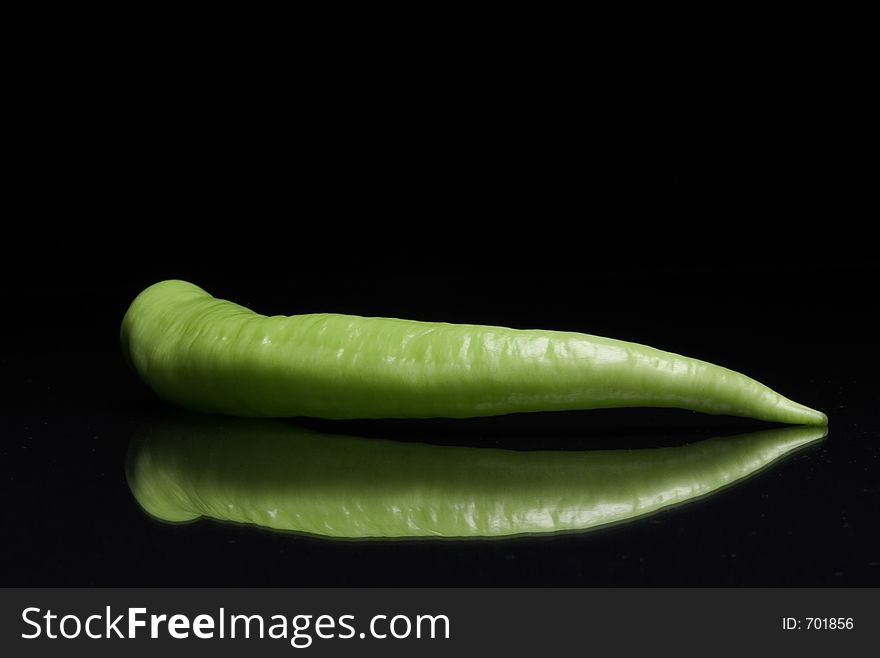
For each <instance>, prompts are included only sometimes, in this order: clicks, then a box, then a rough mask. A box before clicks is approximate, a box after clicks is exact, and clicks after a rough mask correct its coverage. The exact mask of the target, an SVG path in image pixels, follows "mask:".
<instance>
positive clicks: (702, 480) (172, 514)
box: [128, 417, 825, 537]
mask: <svg viewBox="0 0 880 658" xmlns="http://www.w3.org/2000/svg"><path fill="white" fill-rule="evenodd" d="M824 435H825V430H824V429H823V428H811V427H788V428H782V429H775V430H768V431H763V432H756V433H752V434H745V435H740V436H737V437H729V438H724V439H710V440H707V441H702V442H700V443H695V444H690V445H685V446H682V447H674V448H659V449H651V450H613V451H587V452H561V451H558V452H550V451H542V452H517V451H511V450H498V449H489V448H462V447H448V446H436V445H426V444H417V443H400V442H394V441H386V440H381V439H363V438H355V437H344V436H335V435H327V434H320V433H318V432H314V431H310V430H306V429H302V428H299V427H296V426H294V425H289V424H286V423H284V422H280V421H257V420H240V419H221V418H218V417H207V418H188V419H183V420H180V421H177V422H169V423H165V424H160V425H157V426H154V427H153V428H152V429H150V430H147V431H145V433H144V435H142V436H141V438H140V440H136V441H134V442H133V445H132V450H131V453H130V455H129V464H128V481H129V485H130V487H131V490H132V492H133V493H134V496H135V498H136V499H137V500H138V502H139V503H140V504H141V506H142V507H143V508H144V509H145V510H146V511H147V512H148V513H149V514H151V515H152V516H154V517H156V518H159V519H161V520H164V521H189V520H193V519H196V518H198V517H201V516H205V517H210V518H214V519H219V520H224V521H234V522H239V523H251V524H255V525H259V526H265V527H269V528H275V529H279V530H293V531H299V532H307V533H312V534H317V535H327V536H331V537H428V536H437V537H494V536H504V535H515V534H522V533H538V532H553V531H562V530H583V529H586V528H592V527H595V526H599V525H603V524H607V523H612V522H615V521H623V520H626V519H631V518H634V517H638V516H642V515H644V514H648V513H650V512H654V511H656V510H659V509H661V508H664V507H669V506H670V505H675V504H676V503H681V502H684V501H688V500H692V499H694V498H698V497H700V496H703V495H705V494H709V493H711V492H713V491H716V490H718V489H719V488H721V487H723V486H725V485H728V484H730V483H732V482H736V481H737V480H740V479H742V478H744V477H746V476H748V475H750V474H752V473H754V472H756V471H757V470H759V469H760V468H762V467H764V466H766V465H767V464H769V463H771V462H772V461H774V460H776V459H778V458H779V457H782V456H783V455H785V454H787V453H789V452H791V451H792V450H794V449H796V448H798V447H800V446H803V445H805V444H807V443H809V442H811V441H815V440H817V439H820V438H822V437H823V436H824Z"/></svg>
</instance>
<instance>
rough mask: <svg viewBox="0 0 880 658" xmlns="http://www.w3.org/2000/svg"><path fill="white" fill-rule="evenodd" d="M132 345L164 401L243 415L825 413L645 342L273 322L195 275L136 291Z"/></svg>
mask: <svg viewBox="0 0 880 658" xmlns="http://www.w3.org/2000/svg"><path fill="white" fill-rule="evenodd" d="M122 346H123V350H124V351H125V353H126V354H127V355H128V357H129V359H130V361H131V363H132V364H133V366H134V367H135V369H136V370H137V371H138V373H139V374H140V375H141V377H142V378H143V379H144V381H145V382H146V383H147V384H149V385H150V387H152V388H153V390H155V391H156V392H157V393H158V394H159V395H161V396H162V397H164V398H166V399H168V400H170V401H171V402H174V403H176V404H180V405H182V406H185V407H189V408H193V409H197V410H201V411H214V412H221V413H226V414H231V415H234V416H254V417H271V416H274V417H290V416H316V417H321V418H430V417H440V416H446V417H451V418H464V417H469V416H496V415H500V414H509V413H516V412H526V411H562V410H566V409H599V408H604V407H679V408H683V409H691V410H693V411H702V412H705V413H710V414H729V415H733V416H750V417H754V418H759V419H761V420H768V421H775V422H781V423H793V424H810V425H824V424H825V423H826V422H827V418H826V417H825V414H823V413H822V412H820V411H815V410H813V409H810V408H808V407H805V406H803V405H801V404H798V403H797V402H793V401H792V400H789V399H788V398H785V397H783V396H781V395H779V394H778V393H776V392H775V391H772V390H771V389H769V388H767V387H766V386H764V385H763V384H760V383H758V382H757V381H755V380H754V379H751V378H749V377H746V376H745V375H741V374H740V373H737V372H734V371H732V370H728V369H726V368H721V367H719V366H715V365H712V364H711V363H706V362H705V361H698V360H697V359H691V358H688V357H684V356H679V355H678V354H672V353H670V352H662V351H660V350H656V349H653V348H651V347H646V346H644V345H637V344H635V343H627V342H623V341H619V340H612V339H610V338H599V337H598V336H588V335H586V334H579V333H571V332H561V331H539V330H517V329H506V328H502V327H485V326H474V325H455V324H445V323H439V322H414V321H409V320H393V319H388V318H362V317H355V316H349V315H332V314H324V313H321V314H311V315H299V316H292V317H282V316H276V317H264V316H262V315H257V314H256V313H253V312H252V311H250V310H248V309H246V308H243V307H241V306H238V305H237V304H233V303H231V302H227V301H223V300H220V299H215V298H214V297H211V295H209V294H208V293H206V292H205V291H204V290H202V289H201V288H198V287H197V286H194V285H192V284H191V283H186V282H184V281H163V282H161V283H157V284H155V285H153V286H150V287H149V288H147V289H146V290H145V291H143V292H142V293H141V294H140V295H138V297H137V298H136V299H135V300H134V302H133V303H132V305H131V307H130V308H129V310H128V312H127V313H126V315H125V319H124V320H123V322H122Z"/></svg>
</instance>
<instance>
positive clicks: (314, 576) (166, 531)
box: [0, 258, 880, 586]
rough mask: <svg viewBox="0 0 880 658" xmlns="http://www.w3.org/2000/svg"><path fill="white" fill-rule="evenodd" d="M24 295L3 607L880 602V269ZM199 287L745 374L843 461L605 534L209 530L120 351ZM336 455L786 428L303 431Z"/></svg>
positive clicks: (792, 461) (52, 286) (281, 307)
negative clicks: (153, 513) (304, 593)
mask: <svg viewBox="0 0 880 658" xmlns="http://www.w3.org/2000/svg"><path fill="white" fill-rule="evenodd" d="M108 271H109V269H108V268H103V267H94V266H93V267H82V268H80V267H71V268H61V269H54V270H51V271H45V272H43V273H42V274H41V275H40V276H35V277H28V278H25V279H23V278H21V277H19V278H17V279H7V280H6V283H5V284H4V287H3V289H2V294H3V299H2V302H3V308H4V309H5V312H6V315H5V316H4V326H3V332H4V335H3V341H2V343H0V345H2V348H0V377H2V384H3V388H4V395H3V397H2V400H0V409H2V414H0V434H2V442H0V456H2V465H3V469H2V477H3V480H4V486H3V492H4V504H3V512H2V517H3V520H2V523H3V525H2V531H3V537H2V545H0V554H2V560H0V564H2V565H3V566H2V568H0V569H2V571H0V574H2V584H3V585H115V586H130V585H206V586H221V585H237V586H245V585H255V586H256V585H267V586H271V585H279V586H281V585H319V586H333V585H514V584H520V585H586V586H592V585H611V586H615V585H670V586H678V585H733V586H738V585H768V586H776V585H793V586H806V585H827V586H833V585H856V586H858V585H874V586H876V585H878V584H880V523H878V522H880V428H878V404H880V393H878V391H880V386H878V372H877V368H878V367H880V360H878V352H877V345H876V339H877V321H876V319H875V317H874V307H875V306H876V290H877V283H878V270H877V268H875V267H873V266H871V265H866V264H854V265H835V266H823V265H821V264H812V265H809V266H804V265H792V264H790V263H787V264H784V265H778V264H775V263H774V262H773V261H772V259H771V260H766V261H764V262H763V263H760V264H757V265H742V264H741V265H738V266H735V267H728V266H724V267H719V266H717V265H716V266H712V265H711V264H710V265H705V266H699V267H688V266H681V265H678V266H674V267H669V266H666V267H655V266H645V267H642V268H634V267H623V266H621V267H605V266H602V267H592V268H591V267H588V266H584V267H581V268H579V269H576V270H573V271H568V272H555V271H549V270H548V268H536V269H528V268H522V269H519V270H513V271H500V270H499V271H491V270H488V271H478V270H472V271H463V270H457V269H455V268H451V269H448V270H444V271H439V270H437V271H433V270H431V269H430V268H423V269H418V268H416V269H412V268H400V269H397V270H394V271H388V272H380V271H378V270H376V269H370V268H367V267H360V268H359V269H354V270H343V269H340V268H332V267H324V268H323V269H322V268H319V267H314V266H313V267H311V268H309V269H305V270H301V271H299V270H296V271H295V270H292V269H291V270H287V269H286V268H283V267H279V266H278V265H275V266H274V267H271V268H265V267H264V268H261V267H254V266H253V264H249V266H248V267H243V266H240V265H239V266H236V265H235V263H230V264H229V265H228V267H218V266H217V265H213V266H212V267H207V266H205V265H197V264H193V263H191V262H188V261H178V262H176V263H170V262H166V263H163V262H157V261H156V260H153V259H144V258H141V259H139V260H135V261H133V262H131V263H128V264H124V265H123V266H120V264H119V263H118V262H116V261H114V268H112V271H113V272H114V275H113V276H109V275H108V274H107V272H108ZM169 277H180V278H187V279H189V280H192V281H193V282H194V283H197V284H198V285H201V286H203V287H204V288H206V289H207V290H208V291H209V292H212V293H213V294H215V295H218V296H223V297H226V298H229V299H232V300H234V301H237V302H239V303H243V304H246V305H249V306H251V307H252V308H254V309H255V310H257V311H260V312H263V313H267V314H272V313H288V314H290V313H298V312H314V311H333V312H347V313H356V314H363V315H389V316H405V317H410V318H415V319H425V320H443V321H451V322H473V323H485V324H503V325H508V326H514V327H523V328H527V327H542V328H549V329H569V330H576V331H583V332H587V333H595V334H599V335H607V336H613V337H616V338H622V339H627V340H633V341H637V342H644V343H648V344H652V345H654V346H656V347H660V348H664V349H668V350H671V351H675V352H680V353H683V354H687V355H689V356H695V357H698V358H702V359H705V360H708V361H713V362H716V363H719V364H721V365H725V366H728V367H731V368H734V369H736V370H739V371H742V372H744V373H746V374H749V375H751V376H754V377H755V378H756V379H759V380H761V381H763V382H764V383H767V384H768V385H770V386H771V387H773V388H775V389H777V390H779V391H780V392H781V393H783V394H784V395H786V396H789V397H791V398H792V399H795V400H797V401H799V402H803V403H804V404H807V405H809V406H812V407H815V408H818V409H821V410H823V411H825V412H826V413H828V415H829V416H830V419H831V421H830V429H829V434H828V437H827V439H826V440H824V441H822V442H819V443H817V444H814V445H811V446H808V447H807V448H805V449H803V450H801V451H799V452H798V453H797V454H795V455H793V456H791V457H789V458H786V459H784V460H783V461H781V462H778V463H777V464H775V465H774V466H773V467H772V468H771V469H769V470H766V471H764V472H762V473H759V474H758V475H757V476H755V477H753V478H750V479H748V480H745V481H743V482H740V483H738V484H736V485H734V486H733V487H731V488H729V489H727V490H725V491H723V492H721V493H719V494H718V495H716V496H713V497H711V498H708V499H705V500H700V501H697V502H694V503H689V504H687V505H684V506H681V507H677V508H675V509H672V510H668V511H664V512H661V513H659V514H657V515H654V516H651V517H649V518H645V519H641V520H638V521H635V522H633V523H629V524H626V525H619V526H613V527H609V528H604V529H599V530H595V531H591V532H589V533H583V534H578V533H574V534H566V535H561V536H546V537H524V538H516V539H511V540H497V539H496V540H492V541H467V542H460V541H450V540H444V541H441V542H435V541H418V540H416V541H413V540H409V541H406V542H395V541H382V542H370V541H342V542H340V541H333V540H329V539H322V538H318V537H306V536H296V535H290V534H277V533H272V532H269V531H266V530H261V529H258V528H252V527H243V526H236V525H230V524H221V523H217V522H212V521H205V520H202V521H198V522H196V523H192V524H184V525H169V524H163V523H159V522H157V521H155V520H154V519H152V518H150V517H149V516H147V515H146V514H145V513H144V512H143V511H142V510H141V509H140V507H139V506H138V504H137V502H136V501H135V499H134V498H133V496H132V495H131V492H130V491H129V488H128V485H127V483H126V478H125V459H126V452H127V450H128V447H129V442H130V440H131V438H132V436H133V434H134V433H135V431H136V429H137V428H138V427H139V426H140V425H142V423H144V422H145V421H146V420H148V419H149V418H151V417H153V416H155V415H157V414H163V413H165V411H167V409H166V407H165V405H164V404H162V403H161V402H159V401H157V400H156V399H155V398H154V397H153V396H152V395H151V394H150V392H149V391H147V390H146V389H145V388H144V387H143V386H142V385H141V384H140V382H139V381H138V379H137V377H136V376H135V375H134V374H133V373H131V372H130V371H128V370H127V369H126V366H125V365H124V363H123V362H122V358H121V356H120V354H119V350H118V346H117V332H118V326H119V321H120V320H121V317H122V314H123V313H124V311H125V308H126V306H127V304H128V302H129V301H130V299H131V298H133V296H134V295H135V294H137V292H139V290H140V289H141V288H143V287H144V286H146V285H148V284H150V283H152V282H154V281H156V280H159V279H161V278H169ZM301 422H302V423H303V424H304V425H305V426H307V427H310V428H312V429H314V430H317V431H320V432H328V433H343V434H352V435H358V436H367V437H370V436H372V437H383V438H391V439H395V440H400V441H421V442H429V443H436V444H439V445H463V446H492V447H503V448H508V449H512V450H535V449H551V450H590V449H599V448H603V449H608V448H613V449H626V448H650V447H660V446H666V445H681V444H684V443H690V442H695V441H701V440H704V439H708V438H710V437H713V436H728V435H730V436H732V435H736V434H741V433H743V432H747V431H751V430H760V429H767V428H768V427H769V426H768V425H767V424H762V423H757V422H753V421H749V420H745V419H733V418H723V417H710V416H700V415H698V414H693V413H689V412H683V411H676V410H613V411H593V412H572V413H554V414H534V415H528V416H509V417H501V418H488V419H474V420H460V421H459V420H456V421H452V420H432V421H395V422H392V421H371V422H365V421H346V422H341V423H340V422H331V421H323V420H315V419H311V420H303V421H301Z"/></svg>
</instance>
